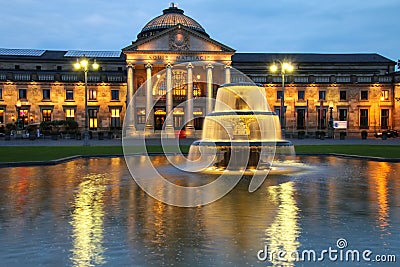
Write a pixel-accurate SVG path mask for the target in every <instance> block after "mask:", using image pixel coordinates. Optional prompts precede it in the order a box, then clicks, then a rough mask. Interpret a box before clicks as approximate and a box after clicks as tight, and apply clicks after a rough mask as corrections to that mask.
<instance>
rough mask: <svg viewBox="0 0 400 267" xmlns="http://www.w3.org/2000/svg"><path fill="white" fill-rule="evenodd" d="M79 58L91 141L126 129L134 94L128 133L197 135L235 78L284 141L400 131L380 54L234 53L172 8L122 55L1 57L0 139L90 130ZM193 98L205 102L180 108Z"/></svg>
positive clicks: (17, 52)
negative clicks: (68, 128) (247, 86)
mask: <svg viewBox="0 0 400 267" xmlns="http://www.w3.org/2000/svg"><path fill="white" fill-rule="evenodd" d="M83 56H85V57H87V58H89V59H96V61H97V62H98V63H99V64H100V69H99V70H97V71H94V70H91V69H89V71H88V80H87V86H88V87H87V88H88V92H87V103H88V117H89V118H88V120H89V128H90V129H91V130H93V131H103V130H109V129H121V127H122V123H123V119H124V117H125V113H126V108H127V103H130V101H132V99H133V95H134V94H136V97H135V101H134V103H132V104H133V106H134V107H133V109H132V110H130V112H132V113H133V114H132V120H131V121H130V123H131V124H132V125H130V129H131V130H132V131H136V130H146V131H147V132H148V133H150V134H152V133H154V132H155V133H157V131H159V130H161V128H162V127H163V125H164V127H165V128H166V129H167V130H168V131H170V132H171V133H172V132H173V131H174V129H180V128H182V127H185V129H186V130H187V133H188V135H193V134H195V133H196V132H197V133H199V132H200V130H201V128H202V119H201V117H202V116H205V115H206V114H207V113H208V112H210V111H211V110H212V108H213V107H212V105H213V104H212V101H211V99H212V98H213V97H214V96H215V95H216V92H217V90H218V85H220V84H223V83H230V82H242V81H243V78H241V76H238V75H236V74H237V73H236V72H234V71H233V70H234V69H237V70H239V71H240V72H242V73H244V74H246V75H247V76H248V77H249V78H250V79H251V80H252V81H254V82H255V83H258V84H262V86H264V88H265V90H266V95H267V100H268V103H269V105H270V107H271V109H272V110H273V111H275V112H276V113H278V114H279V113H281V112H282V111H283V110H285V128H286V133H287V134H294V135H295V134H296V133H298V132H299V131H304V132H310V133H313V132H316V131H321V130H322V131H323V130H325V129H327V127H328V122H329V120H330V119H331V118H332V120H334V121H346V122H347V129H346V131H347V133H348V134H349V135H357V136H359V133H360V132H361V131H363V130H366V131H368V132H371V133H373V132H378V131H382V130H385V129H392V128H393V129H396V128H399V127H400V115H399V114H398V112H396V111H398V110H399V108H400V74H399V72H395V65H396V63H395V62H394V61H392V60H390V59H387V58H385V57H383V56H381V55H378V54H304V53H302V54H301V53H290V54H280V53H237V52H236V51H235V50H234V49H232V48H230V47H229V46H226V45H224V44H222V43H220V42H218V41H215V40H213V39H212V38H210V36H209V35H208V33H207V32H206V31H205V30H204V28H203V27H202V26H201V25H200V24H199V23H198V22H196V21H195V20H193V19H192V18H190V17H188V16H186V15H185V14H184V12H183V10H181V9H179V8H177V7H176V6H173V5H172V6H171V7H170V8H168V9H165V10H164V11H163V14H162V15H160V16H158V17H156V18H154V19H153V20H151V21H150V22H148V23H147V24H146V25H145V27H144V28H143V29H142V31H141V32H140V33H139V34H138V36H137V40H135V41H133V42H132V44H131V45H129V46H127V47H125V48H123V49H122V51H51V50H34V49H0V129H3V130H4V127H5V125H6V124H7V123H13V122H15V121H16V120H17V119H22V121H23V122H24V125H29V124H38V123H40V122H42V121H50V120H67V119H73V120H75V121H76V122H78V125H79V126H80V127H84V122H85V83H84V73H83V72H82V71H76V70H74V69H73V63H74V62H76V60H77V59H79V58H81V57H83ZM283 61H288V62H291V63H292V65H293V67H294V69H293V72H291V73H288V74H286V75H285V76H284V82H285V83H284V87H283V89H282V76H281V75H280V73H278V74H276V73H272V72H271V71H270V69H269V67H270V66H271V65H272V64H273V63H274V62H283ZM199 62H202V64H199ZM204 62H205V64H204ZM160 73H161V75H160ZM151 77H153V78H152V79H150V78H151ZM139 88H142V90H141V91H138V89H139ZM170 89H172V90H171V91H170ZM169 91H170V92H171V93H166V92H169ZM283 96H284V101H283V103H282V101H281V99H282V97H283ZM196 98H201V99H202V100H200V101H199V102H195V103H194V104H185V105H183V106H182V105H180V104H181V103H182V102H184V101H186V100H192V99H196ZM170 113H172V114H173V116H171V117H170V118H167V116H166V114H170ZM146 118H149V119H148V120H146ZM186 121H189V123H185V122H186Z"/></svg>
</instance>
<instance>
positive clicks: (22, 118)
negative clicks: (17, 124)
mask: <svg viewBox="0 0 400 267" xmlns="http://www.w3.org/2000/svg"><path fill="white" fill-rule="evenodd" d="M28 116H29V110H27V109H20V110H19V118H20V121H21V122H22V127H23V126H24V125H27V124H28Z"/></svg>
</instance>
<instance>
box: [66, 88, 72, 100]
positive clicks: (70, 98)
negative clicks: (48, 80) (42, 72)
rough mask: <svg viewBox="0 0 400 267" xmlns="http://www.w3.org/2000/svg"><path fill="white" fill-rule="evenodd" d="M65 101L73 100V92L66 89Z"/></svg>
mask: <svg viewBox="0 0 400 267" xmlns="http://www.w3.org/2000/svg"><path fill="white" fill-rule="evenodd" d="M65 100H68V101H72V100H74V90H73V89H67V90H66V91H65Z"/></svg>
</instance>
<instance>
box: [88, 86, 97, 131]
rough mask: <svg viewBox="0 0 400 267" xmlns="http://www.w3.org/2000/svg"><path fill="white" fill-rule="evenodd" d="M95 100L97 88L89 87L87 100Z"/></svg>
mask: <svg viewBox="0 0 400 267" xmlns="http://www.w3.org/2000/svg"><path fill="white" fill-rule="evenodd" d="M96 100H97V89H93V88H91V89H89V101H96ZM96 128H97V127H96Z"/></svg>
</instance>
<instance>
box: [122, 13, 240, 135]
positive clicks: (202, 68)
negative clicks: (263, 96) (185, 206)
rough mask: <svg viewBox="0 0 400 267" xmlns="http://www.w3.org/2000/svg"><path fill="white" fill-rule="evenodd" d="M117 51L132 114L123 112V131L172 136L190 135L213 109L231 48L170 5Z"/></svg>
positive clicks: (228, 65) (227, 71)
mask: <svg viewBox="0 0 400 267" xmlns="http://www.w3.org/2000/svg"><path fill="white" fill-rule="evenodd" d="M123 53H124V54H125V55H126V63H127V87H128V88H127V92H128V93H127V97H126V98H127V99H126V100H127V104H129V103H130V104H131V108H130V109H129V112H130V113H132V114H127V115H128V116H129V117H130V118H131V119H130V121H129V124H128V127H127V134H130V135H132V133H134V132H136V131H145V133H146V134H148V135H151V134H154V133H155V132H157V131H159V130H164V131H165V133H166V134H167V136H168V137H174V136H175V135H174V132H175V131H176V130H180V129H185V131H186V135H187V136H189V137H190V136H193V135H194V133H195V130H199V129H201V127H202V117H204V116H205V115H206V114H207V113H209V112H211V111H212V110H213V99H214V96H215V95H216V90H217V88H218V85H220V84H224V83H230V81H231V61H232V55H233V54H234V53H235V50H233V49H232V48H230V47H228V46H225V45H223V44H221V43H219V42H217V41H215V40H213V39H211V38H210V37H209V35H208V34H207V33H206V32H205V30H204V29H203V28H202V27H201V26H200V24H198V23H197V22H196V21H194V20H193V19H191V18H190V17H187V16H185V15H184V14H183V10H181V9H178V8H177V7H176V6H171V7H170V8H168V9H165V10H164V12H163V15H161V16H159V17H156V18H155V19H153V20H151V21H150V22H149V23H147V24H146V26H145V27H144V28H143V30H142V31H141V32H140V33H139V34H138V39H137V40H136V41H134V42H132V44H131V45H129V46H128V47H126V48H124V49H123ZM133 96H135V97H133ZM194 100H196V101H194Z"/></svg>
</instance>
